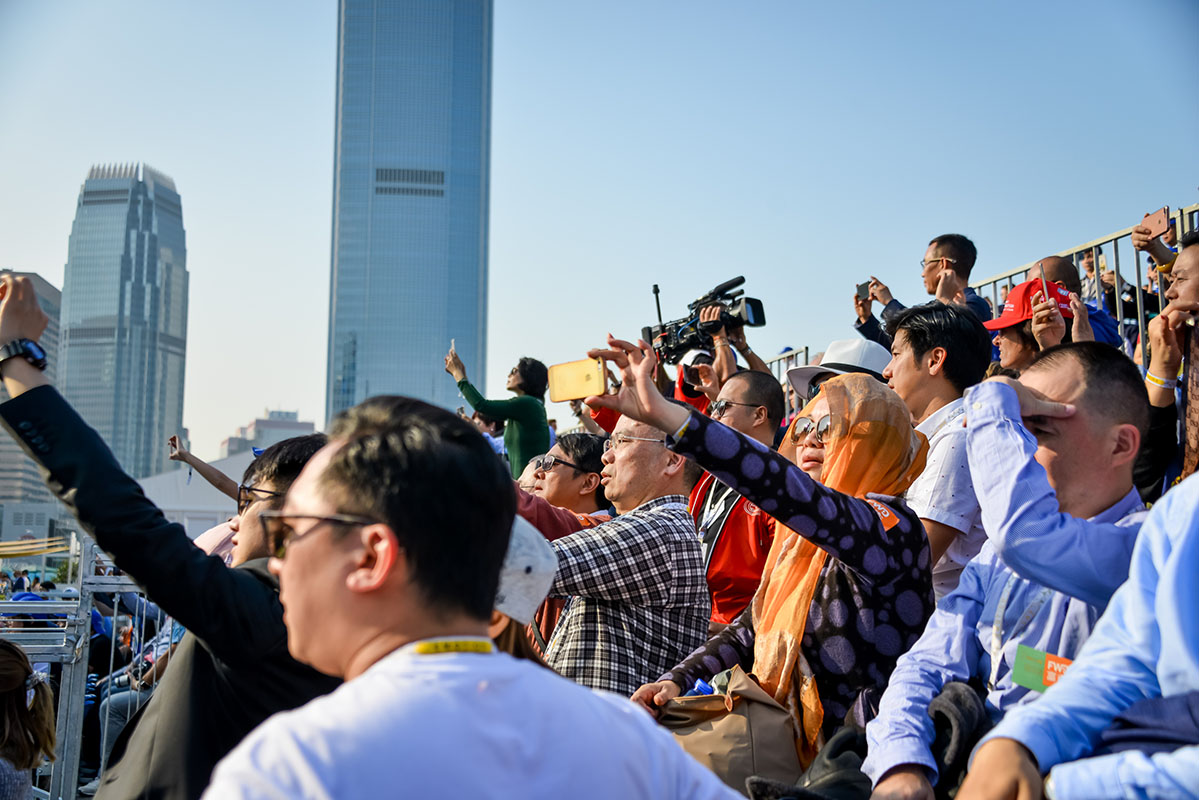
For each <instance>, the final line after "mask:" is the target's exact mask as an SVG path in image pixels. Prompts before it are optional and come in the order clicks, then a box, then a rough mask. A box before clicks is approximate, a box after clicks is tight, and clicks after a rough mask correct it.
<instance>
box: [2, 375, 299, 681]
mask: <svg viewBox="0 0 1199 800" xmlns="http://www.w3.org/2000/svg"><path fill="white" fill-rule="evenodd" d="M0 422H2V423H3V425H4V427H5V428H6V429H7V430H8V432H9V433H10V434H11V435H12V436H13V438H14V439H16V440H17V442H18V443H19V444H20V445H21V446H22V447H23V448H24V450H25V452H26V453H28V454H29V456H30V457H31V458H33V460H34V461H36V462H37V463H38V465H39V466H40V467H41V470H42V475H43V478H44V479H45V481H46V485H47V486H49V487H50V490H51V491H53V492H54V493H55V494H56V495H57V496H58V498H59V499H60V500H61V501H62V502H63V503H65V504H66V505H67V507H68V508H70V510H71V512H72V513H73V514H74V515H75V517H76V518H77V519H78V520H79V523H80V525H82V526H83V528H84V530H86V531H87V532H88V533H90V534H91V535H92V537H93V538H95V540H96V543H97V544H99V545H100V546H101V547H102V548H104V549H105V550H106V551H108V553H110V554H111V555H112V557H113V561H115V562H116V565H117V566H118V567H120V568H121V569H122V570H123V571H124V572H126V573H127V574H129V575H130V576H132V577H133V579H134V580H136V581H137V582H138V583H139V584H141V586H142V587H143V588H144V589H145V590H146V594H147V595H149V597H150V599H151V600H153V601H154V602H155V603H157V604H158V605H159V606H160V607H161V608H162V609H163V611H165V612H166V613H168V614H170V615H171V616H173V617H174V618H175V619H176V620H177V621H178V622H179V623H180V624H182V625H183V626H184V627H185V628H187V629H188V630H189V631H191V632H192V633H193V634H195V635H196V636H197V637H198V638H199V639H201V640H203V642H204V644H205V645H206V646H207V647H208V648H209V649H211V650H212V651H213V653H214V654H215V655H217V656H218V657H219V658H222V659H224V660H229V661H237V660H242V659H257V658H261V657H262V656H263V655H264V654H265V653H266V652H267V651H273V650H275V649H276V648H278V647H280V646H286V641H287V632H286V629H285V628H284V627H283V608H282V606H281V605H280V603H279V595H278V592H277V591H276V590H275V588H274V587H273V586H271V585H270V584H269V583H268V582H266V581H264V580H263V579H262V578H261V577H258V576H256V575H254V574H253V572H251V571H250V570H244V569H229V568H228V567H226V566H225V564H224V562H223V561H221V559H219V558H215V557H212V556H207V555H205V554H204V552H203V551H202V550H200V549H199V548H198V547H196V546H195V545H194V544H192V541H191V539H189V538H188V536H187V533H186V532H185V531H184V529H183V526H181V525H179V524H177V523H173V522H168V521H167V519H166V517H164V516H163V514H162V512H161V511H160V510H159V509H158V507H157V506H155V505H154V504H153V503H152V502H150V500H149V499H148V498H147V497H146V496H145V494H143V493H142V490H141V487H140V486H139V485H138V484H137V482H136V481H134V480H133V479H132V478H130V477H129V476H128V475H126V474H125V473H124V471H122V470H121V467H120V465H119V464H118V463H117V460H116V458H115V457H114V456H113V454H112V451H111V450H109V449H108V446H107V445H106V444H105V443H104V440H103V439H101V438H100V435H99V434H98V433H96V431H94V430H92V429H91V428H90V427H88V425H87V424H86V423H85V422H84V421H83V420H82V419H81V418H80V416H79V415H78V414H77V413H76V412H75V410H74V409H73V408H71V406H70V405H69V404H68V403H67V402H66V400H64V399H63V397H62V395H60V394H59V393H58V392H57V391H56V390H55V389H54V388H53V387H50V386H42V387H38V388H36V389H33V390H31V391H28V392H25V393H24V394H22V395H21V396H20V397H17V398H16V399H13V400H9V401H8V402H6V403H4V404H3V405H0Z"/></svg>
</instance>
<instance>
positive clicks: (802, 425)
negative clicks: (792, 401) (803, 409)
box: [791, 414, 833, 445]
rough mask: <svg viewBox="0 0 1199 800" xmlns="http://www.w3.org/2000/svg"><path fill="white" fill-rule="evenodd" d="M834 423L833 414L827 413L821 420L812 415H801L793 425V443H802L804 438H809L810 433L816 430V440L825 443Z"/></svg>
mask: <svg viewBox="0 0 1199 800" xmlns="http://www.w3.org/2000/svg"><path fill="white" fill-rule="evenodd" d="M832 425H833V416H832V414H825V415H824V416H823V417H821V418H820V419H819V420H813V419H812V418H811V417H800V418H799V419H797V420H795V424H794V425H792V426H791V443H792V444H800V443H802V442H803V440H804V439H806V438H808V434H809V433H811V432H812V431H813V430H815V431H816V442H817V443H818V444H821V445H823V444H824V443H825V442H826V441H828V431H829V428H831V427H832Z"/></svg>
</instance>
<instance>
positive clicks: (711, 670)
mask: <svg viewBox="0 0 1199 800" xmlns="http://www.w3.org/2000/svg"><path fill="white" fill-rule="evenodd" d="M669 441H670V446H671V448H672V449H674V450H675V451H676V452H678V453H681V454H683V455H686V456H689V457H691V458H694V459H695V460H696V461H697V462H699V464H700V465H702V466H703V467H705V468H706V469H707V470H708V471H709V472H711V473H712V474H713V476H715V478H716V479H717V480H719V481H722V482H724V483H725V484H727V485H729V486H731V487H733V489H735V490H736V491H737V492H739V493H740V494H742V495H743V496H745V497H746V498H748V499H749V500H750V502H753V503H755V504H757V505H758V506H759V507H760V508H761V509H762V510H763V511H765V512H767V513H768V514H771V515H772V516H774V517H775V518H776V519H777V520H778V521H779V522H781V523H782V524H784V525H786V526H787V527H789V528H791V529H792V530H794V531H796V532H797V533H799V534H801V535H802V536H804V537H805V538H807V539H808V540H809V541H811V542H812V543H814V544H815V545H817V546H818V547H820V548H822V549H823V550H825V551H826V552H828V554H829V558H828V559H827V560H826V561H825V564H824V568H823V570H822V573H821V576H820V585H819V586H818V587H817V589H816V595H815V597H813V599H812V607H811V611H810V612H809V614H808V624H807V627H806V628H805V631H804V637H803V642H802V645H801V646H802V648H803V653H804V657H805V658H806V659H807V661H808V664H809V665H810V666H811V668H812V672H813V674H814V676H815V678H816V687H817V690H818V691H819V693H820V701H821V703H822V704H823V706H824V720H825V722H824V726H825V732H826V735H827V734H831V733H832V731H833V730H835V729H836V728H837V727H839V726H840V725H841V723H842V721H844V722H846V723H851V724H855V725H857V726H862V727H864V726H865V724H866V723H867V722H868V721H869V720H870V719H871V718H873V716H874V714H875V711H876V710H877V708H878V699H879V697H881V696H882V691H883V689H884V688H886V685H887V679H888V677H889V676H890V674H891V670H892V669H893V668H894V667H895V660H896V659H897V658H899V656H900V654H902V653H904V652H905V651H907V650H908V648H910V647H911V646H912V645H913V644H915V643H916V640H917V639H918V638H920V634H921V633H922V632H923V631H924V625H925V623H926V622H927V621H928V618H929V617H930V616H931V615H932V612H933V611H934V609H935V608H936V604H935V601H934V599H933V585H932V576H931V570H930V565H929V558H930V554H929V549H928V539H927V537H926V536H925V533H924V527H923V525H922V524H921V522H920V519H919V517H917V516H916V515H915V513H913V512H912V510H911V509H909V508H908V506H907V504H906V503H904V502H903V500H901V499H899V498H896V497H891V496H887V495H869V498H870V499H872V500H875V501H876V502H879V503H882V504H884V505H885V506H886V507H887V508H888V509H890V510H891V511H893V512H894V514H895V517H896V519H897V521H896V522H895V524H893V525H892V526H891V527H890V529H887V528H886V527H884V525H883V521H882V518H881V517H880V516H879V514H880V512H879V511H876V510H875V508H874V507H872V506H871V504H869V503H867V502H866V501H865V500H861V499H857V498H853V497H850V496H848V495H844V494H841V493H839V492H835V491H833V490H831V489H829V488H827V487H825V486H822V485H821V484H820V483H818V482H816V481H814V480H812V479H811V478H809V477H808V476H807V475H806V474H804V472H803V471H801V470H800V469H799V467H797V466H796V465H795V464H793V463H791V462H790V461H788V460H787V459H786V458H784V457H783V456H781V455H779V454H778V453H776V452H774V451H772V450H769V449H767V448H766V447H764V446H762V445H761V444H760V443H758V442H756V441H753V440H752V439H750V438H748V437H746V436H743V435H741V434H740V433H738V432H736V431H734V430H733V429H731V428H729V427H727V426H725V425H722V424H720V423H719V422H715V421H713V420H711V419H708V418H707V417H704V416H700V415H699V414H695V413H693V414H692V415H691V420H690V422H689V423H688V424H687V428H686V430H685V431H684V433H683V436H682V437H681V438H679V439H675V438H674V437H671V438H670V440H669ZM778 535H780V536H781V535H784V532H783V531H781V530H780V531H779V534H778ZM753 656H754V629H753V618H752V612H751V610H750V609H746V611H745V613H744V614H742V615H741V617H739V618H738V619H737V620H736V621H735V622H734V623H733V624H732V625H730V626H729V627H728V628H726V629H725V630H724V631H723V632H722V633H720V634H719V635H717V636H716V637H714V638H712V639H711V640H709V641H708V642H707V643H706V644H705V645H704V646H703V647H701V648H699V649H698V650H696V651H695V652H694V653H692V654H691V655H690V656H688V657H687V659H686V660H685V661H683V663H682V664H679V665H678V666H677V667H675V668H674V669H673V670H671V671H670V672H668V673H667V674H665V675H663V676H662V677H661V678H660V679H659V680H671V681H674V682H675V683H677V684H679V685H680V686H682V687H683V688H684V691H686V690H688V689H690V688H691V687H692V686H693V685H694V684H695V680H696V679H697V678H703V679H705V680H708V679H710V678H711V677H712V676H713V675H715V674H717V673H718V672H721V671H723V670H725V669H728V668H730V667H732V666H734V665H737V664H740V665H741V668H742V669H744V670H746V671H747V672H751V671H752V669H753Z"/></svg>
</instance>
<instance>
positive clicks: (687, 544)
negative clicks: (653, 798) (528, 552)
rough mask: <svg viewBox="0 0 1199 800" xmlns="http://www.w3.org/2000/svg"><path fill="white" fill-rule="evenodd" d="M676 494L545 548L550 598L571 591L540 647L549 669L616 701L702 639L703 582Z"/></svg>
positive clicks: (688, 521) (706, 608)
mask: <svg viewBox="0 0 1199 800" xmlns="http://www.w3.org/2000/svg"><path fill="white" fill-rule="evenodd" d="M686 502H687V498H685V497H683V496H682V495H667V496H665V497H658V498H655V499H653V500H650V501H649V502H647V503H644V504H642V505H640V506H638V507H637V508H635V509H633V510H632V511H630V512H629V513H628V514H622V515H620V516H619V517H616V518H615V519H613V520H612V521H610V522H605V523H604V524H602V525H598V526H596V527H594V528H588V529H586V530H582V531H579V532H578V533H573V534H571V535H570V536H566V537H564V538H562V539H557V540H555V541H553V542H551V543H550V544H551V545H552V546H553V548H554V551H555V552H556V553H557V554H558V573H557V575H556V576H555V578H554V584H553V586H551V587H550V595H551V596H567V595H569V596H572V599H571V601H570V603H569V604H568V605H567V607H566V611H565V612H564V613H563V615H562V619H561V620H560V621H559V622H558V627H557V629H556V630H555V632H554V637H553V639H551V640H550V645H549V649H548V650H547V651H546V661H547V662H548V663H549V665H550V666H551V667H553V668H554V669H555V670H556V671H557V672H558V674H560V675H564V676H565V677H567V678H570V679H571V680H573V681H576V682H578V683H581V684H582V685H584V686H589V687H591V688H592V689H607V690H609V691H612V692H616V693H618V694H622V695H624V696H625V697H628V696H629V695H631V694H632V693H633V692H634V691H636V690H637V688H638V687H639V686H641V685H642V684H643V683H649V682H650V681H652V680H655V679H656V678H657V677H658V676H659V675H661V674H662V673H663V672H665V671H666V670H668V669H670V668H671V667H673V666H674V665H675V664H678V663H679V662H680V661H681V660H682V659H683V658H685V657H686V656H687V655H688V654H689V653H691V652H692V651H693V650H695V649H696V648H697V647H699V646H700V645H702V644H703V643H704V642H705V641H706V640H707V638H708V615H709V612H710V610H711V606H710V603H709V602H708V584H707V579H706V577H705V575H704V560H703V556H702V555H701V553H700V542H699V537H698V536H697V535H696V533H695V521H694V520H693V519H692V518H691V514H690V513H688V511H687V505H686Z"/></svg>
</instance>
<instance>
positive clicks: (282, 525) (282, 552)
mask: <svg viewBox="0 0 1199 800" xmlns="http://www.w3.org/2000/svg"><path fill="white" fill-rule="evenodd" d="M258 518H259V519H260V520H262V527H263V530H264V531H265V532H266V540H267V543H268V544H270V547H271V554H272V555H274V556H275V558H279V559H282V558H284V557H285V556H286V555H287V548H288V546H290V545H292V544H294V543H295V542H297V541H299V540H300V539H303V538H304V537H305V536H308V535H309V534H311V533H313V532H314V531H316V530H317V529H318V528H320V527H321V526H322V525H333V526H336V527H341V528H353V527H361V526H363V525H374V524H375V522H376V521H375V520H373V519H367V518H366V517H356V516H353V515H350V514H332V515H330V516H327V517H322V516H318V515H316V514H285V513H283V512H282V511H263V512H262V513H260V514H259V515H258ZM297 519H310V520H313V525H312V526H311V527H309V528H308V530H306V531H304V532H303V533H296V530H295V528H293V527H292V526H291V524H290V522H289V520H297Z"/></svg>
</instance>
